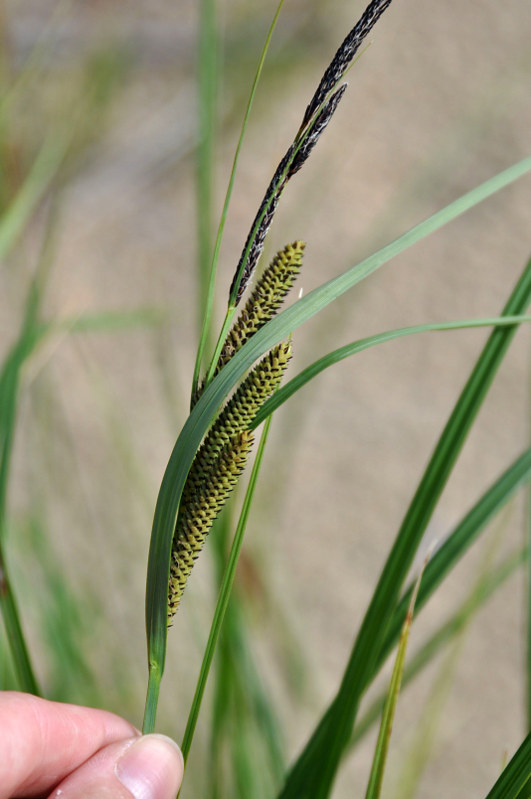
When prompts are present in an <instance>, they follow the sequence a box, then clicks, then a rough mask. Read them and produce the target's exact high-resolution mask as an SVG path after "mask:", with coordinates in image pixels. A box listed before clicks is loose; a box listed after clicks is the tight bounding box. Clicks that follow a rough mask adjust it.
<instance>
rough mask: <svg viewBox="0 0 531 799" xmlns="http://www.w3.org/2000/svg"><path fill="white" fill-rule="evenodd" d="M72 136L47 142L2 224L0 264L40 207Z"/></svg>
mask: <svg viewBox="0 0 531 799" xmlns="http://www.w3.org/2000/svg"><path fill="white" fill-rule="evenodd" d="M70 136H71V134H70V133H69V134H55V135H54V136H53V137H51V138H50V139H47V140H46V141H45V142H44V144H43V146H42V148H41V150H40V151H39V153H38V155H37V157H36V158H35V161H34V163H33V166H32V168H31V170H30V172H29V174H28V176H27V177H26V179H25V181H24V183H23V184H22V186H21V187H20V189H19V191H18V194H17V195H16V196H15V198H14V199H13V201H12V203H11V205H10V206H9V207H8V208H7V210H6V211H5V212H4V214H3V217H2V220H1V221H0V261H2V260H4V258H6V256H7V255H8V254H9V252H10V251H11V248H12V247H13V246H14V244H15V243H16V241H17V239H18V237H19V236H20V234H21V233H22V231H23V229H24V227H25V226H26V224H27V223H28V220H29V219H30V217H31V215H32V213H33V212H34V210H35V208H36V206H37V204H38V203H39V201H40V200H41V198H42V196H43V194H44V193H45V191H46V190H47V188H48V187H49V185H50V182H51V181H52V180H53V178H54V177H55V175H56V174H57V172H58V170H59V168H60V166H61V163H62V162H63V159H64V158H65V155H66V152H67V150H68V146H69V144H70Z"/></svg>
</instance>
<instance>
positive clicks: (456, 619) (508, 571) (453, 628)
mask: <svg viewBox="0 0 531 799" xmlns="http://www.w3.org/2000/svg"><path fill="white" fill-rule="evenodd" d="M525 561H526V552H525V550H523V549H522V550H519V551H518V552H515V553H514V554H512V555H510V556H509V557H507V558H506V559H505V560H504V561H502V563H500V564H499V566H497V567H496V568H494V569H493V570H492V571H491V572H490V573H489V574H487V575H486V576H485V577H484V578H483V579H482V580H481V582H480V583H479V584H478V586H477V587H476V589H475V590H474V592H473V594H472V595H471V596H470V597H467V598H466V599H465V601H464V602H463V603H462V604H461V606H460V607H459V608H458V609H457V611H456V612H455V613H453V614H452V615H451V616H450V618H448V619H447V621H445V622H444V623H443V624H442V625H441V626H440V627H439V628H438V629H437V630H436V631H435V632H434V633H433V635H431V636H430V637H429V638H428V640H427V641H425V642H424V643H423V644H422V646H421V647H420V649H419V650H418V651H417V652H415V654H414V655H413V656H412V657H411V658H410V660H409V661H408V663H407V664H406V667H405V669H404V676H403V679H402V687H403V688H405V687H406V686H407V685H408V684H409V683H410V682H412V680H413V679H414V678H415V677H416V676H417V675H418V674H420V672H421V671H422V670H423V669H424V668H425V667H426V666H428V665H429V664H430V663H432V662H433V660H434V659H435V658H436V657H437V655H438V654H439V653H440V652H441V650H443V649H444V648H445V647H446V646H448V644H449V643H451V642H452V641H453V640H454V639H455V637H456V636H457V635H459V633H460V632H461V630H463V628H464V627H465V626H466V625H467V624H468V622H469V621H470V620H471V619H472V617H473V616H474V614H475V613H477V612H478V611H479V610H481V609H482V608H483V607H484V606H485V604H486V602H487V601H488V600H489V599H490V598H491V597H492V596H493V594H494V593H495V592H496V591H497V590H498V588H501V586H503V585H505V583H506V582H507V580H508V579H509V578H510V577H511V576H512V575H513V574H514V573H515V572H516V571H517V570H518V569H519V568H521V567H522V566H523V565H524V564H525ZM385 698H386V694H385V693H383V692H382V693H381V694H379V695H378V696H377V697H376V698H375V699H374V700H373V701H372V702H371V703H370V705H369V707H368V708H367V709H366V710H365V711H364V712H363V714H362V715H361V717H360V719H359V720H358V721H357V722H356V726H355V727H354V732H353V734H352V738H351V741H350V744H351V746H355V745H356V744H357V743H358V742H359V741H360V740H361V739H362V738H364V737H365V735H366V734H367V732H368V731H369V730H370V729H371V727H372V726H373V724H375V722H376V721H378V719H379V718H380V715H381V713H382V710H383V708H384V705H385Z"/></svg>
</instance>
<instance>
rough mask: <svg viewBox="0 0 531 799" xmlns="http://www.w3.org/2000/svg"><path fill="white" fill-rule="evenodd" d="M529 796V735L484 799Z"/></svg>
mask: <svg viewBox="0 0 531 799" xmlns="http://www.w3.org/2000/svg"><path fill="white" fill-rule="evenodd" d="M530 796H531V733H530V734H529V735H528V736H527V738H525V740H524V741H523V743H522V744H521V746H520V748H519V749H518V751H517V752H516V754H515V755H514V756H513V758H512V759H511V760H510V762H509V763H508V764H507V766H506V767H505V768H504V770H503V771H502V773H501V775H500V778H499V779H498V780H497V781H496V783H495V784H494V786H493V787H492V790H490V791H489V793H488V794H487V796H486V797H485V799H529V797H530Z"/></svg>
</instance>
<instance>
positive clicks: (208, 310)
mask: <svg viewBox="0 0 531 799" xmlns="http://www.w3.org/2000/svg"><path fill="white" fill-rule="evenodd" d="M283 5H284V0H280V2H279V3H278V6H277V9H276V11H275V14H274V16H273V20H272V22H271V25H270V27H269V30H268V32H267V36H266V39H265V42H264V46H263V48H262V52H261V54H260V58H259V59H258V66H257V68H256V72H255V75H254V79H253V84H252V87H251V91H250V94H249V99H248V101H247V107H246V109H245V113H244V115H243V121H242V125H241V129H240V135H239V138H238V143H237V145H236V151H235V153H234V159H233V161H232V167H231V172H230V177H229V182H228V185H227V191H226V193H225V199H224V202H223V209H222V211H221V217H220V220H219V225H218V229H217V233H216V240H215V243H214V249H213V252H212V262H211V264H210V274H209V278H208V288H207V291H206V297H205V304H204V309H205V310H204V317H203V326H202V329H201V335H200V337H199V345H198V348H197V354H196V359H195V366H194V374H193V379H192V397H194V396H195V394H196V392H197V388H198V385H199V376H200V372H201V363H202V361H203V356H204V352H205V348H206V346H207V342H208V338H209V335H210V325H211V321H212V312H213V309H214V291H215V286H216V275H217V266H218V260H219V252H220V249H221V241H222V239H223V233H224V230H225V224H226V221H227V214H228V211H229V205H230V200H231V197H232V191H233V188H234V181H235V180H236V171H237V166H238V161H239V158H240V151H241V148H242V144H243V140H244V138H245V133H246V130H247V124H248V122H249V117H250V115H251V108H252V106H253V102H254V98H255V95H256V90H257V88H258V84H259V81H260V77H261V75H262V70H263V66H264V63H265V59H266V55H267V52H268V50H269V45H270V44H271V38H272V36H273V31H274V30H275V26H276V24H277V20H278V18H279V15H280V12H281V10H282V6H283ZM231 318H232V315H231ZM228 324H230V319H229V322H228V323H227V322H226V323H225V325H224V326H223V328H224V329H225V330H228ZM220 337H221V336H220ZM223 340H224V339H222V341H223Z"/></svg>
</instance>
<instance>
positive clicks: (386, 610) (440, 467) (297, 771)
mask: <svg viewBox="0 0 531 799" xmlns="http://www.w3.org/2000/svg"><path fill="white" fill-rule="evenodd" d="M530 301H531V260H530V261H529V262H528V263H527V265H526V267H525V269H524V271H523V274H522V276H521V277H520V280H519V281H518V283H517V285H516V287H515V289H514V291H513V293H512V294H511V297H510V298H509V300H508V302H507V304H506V306H505V308H504V311H503V315H511V316H512V315H513V314H518V313H521V312H522V311H524V310H525V309H526V307H527V305H528V303H529V302H530ZM514 333H515V328H512V327H509V328H497V329H496V330H494V331H493V332H492V333H491V335H490V337H489V339H488V341H487V344H486V345H485V347H484V349H483V351H482V353H481V355H480V357H479V359H478V361H477V363H476V365H475V367H474V369H473V370H472V373H471V375H470V378H469V379H468V381H467V383H466V385H465V387H464V389H463V391H462V392H461V395H460V397H459V399H458V401H457V403H456V405H455V407H454V409H453V411H452V413H451V415H450V418H449V420H448V422H447V424H446V426H445V428H444V430H443V432H442V434H441V437H440V438H439V441H438V443H437V446H436V448H435V450H434V453H433V455H432V457H431V459H430V462H429V464H428V467H427V469H426V471H425V472H424V475H423V477H422V479H421V481H420V484H419V486H418V488H417V491H416V493H415V496H414V497H413V500H412V502H411V504H410V506H409V508H408V511H407V513H406V516H405V518H404V521H403V522H402V525H401V527H400V530H399V532H398V535H397V538H396V540H395V543H394V545H393V547H392V549H391V552H390V554H389V557H388V558H387V561H386V563H385V566H384V569H383V572H382V574H381V576H380V579H379V581H378V585H377V587H376V590H375V592H374V594H373V597H372V599H371V602H370V604H369V608H368V609H367V612H366V614H365V618H364V620H363V622H362V625H361V628H360V630H359V633H358V635H357V638H356V641H355V643H354V647H353V649H352V653H351V655H350V658H349V661H348V664H347V667H346V669H345V673H344V675H343V679H342V681H341V685H340V687H339V690H338V692H337V694H336V697H335V698H334V700H333V701H332V703H331V704H330V705H329V707H328V709H327V711H326V712H325V714H324V715H323V716H322V718H321V721H320V722H319V724H318V725H317V727H316V729H315V731H314V733H313V735H312V736H311V738H310V740H309V741H308V743H307V745H306V747H305V748H304V750H303V752H302V754H301V755H300V756H299V758H298V760H297V761H296V763H295V765H294V767H293V769H292V771H291V772H290V774H289V775H288V779H287V781H286V785H285V787H284V790H283V791H282V792H281V794H280V796H281V797H282V799H292V798H294V797H295V796H301V795H304V796H305V797H307V799H325V797H327V796H329V795H330V791H331V788H332V784H333V782H334V778H335V775H336V772H337V768H338V766H339V762H340V760H341V757H342V754H343V752H344V751H345V749H346V747H347V745H348V741H349V739H350V737H351V735H352V731H353V727H354V721H355V718H356V713H357V709H358V705H359V701H360V698H361V696H362V694H363V692H364V691H365V689H366V688H367V686H368V685H369V683H370V681H371V679H372V678H373V676H374V674H375V672H376V671H377V668H378V659H379V655H380V651H381V648H382V644H383V642H384V638H385V634H386V630H387V627H388V625H389V623H390V621H391V619H392V617H393V613H394V609H395V607H396V605H397V602H398V597H399V593H400V590H401V586H402V585H403V582H404V580H405V579H406V576H407V573H408V571H409V569H410V567H411V564H412V561H413V558H414V556H415V552H416V550H417V547H418V545H419V544H420V542H421V540H422V536H423V534H424V531H425V530H426V527H427V525H428V522H429V520H430V518H431V515H432V513H433V511H434V509H435V507H436V504H437V502H438V500H439V497H440V495H441V493H442V491H443V488H444V486H445V485H446V482H447V480H448V477H449V476H450V473H451V471H452V468H453V466H454V464H455V462H456V460H457V457H458V455H459V453H460V451H461V448H462V446H463V444H464V442H465V439H466V437H467V435H468V432H469V430H470V428H471V426H472V423H473V421H474V419H475V418H476V415H477V413H478V411H479V408H480V407H481V404H482V402H483V399H484V398H485V396H486V393H487V391H488V389H489V387H490V385H491V383H492V381H493V379H494V376H495V374H496V371H497V369H498V367H499V365H500V363H501V361H502V359H503V357H504V355H505V352H506V351H507V348H508V346H509V344H510V342H511V340H512V338H513V336H514Z"/></svg>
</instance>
